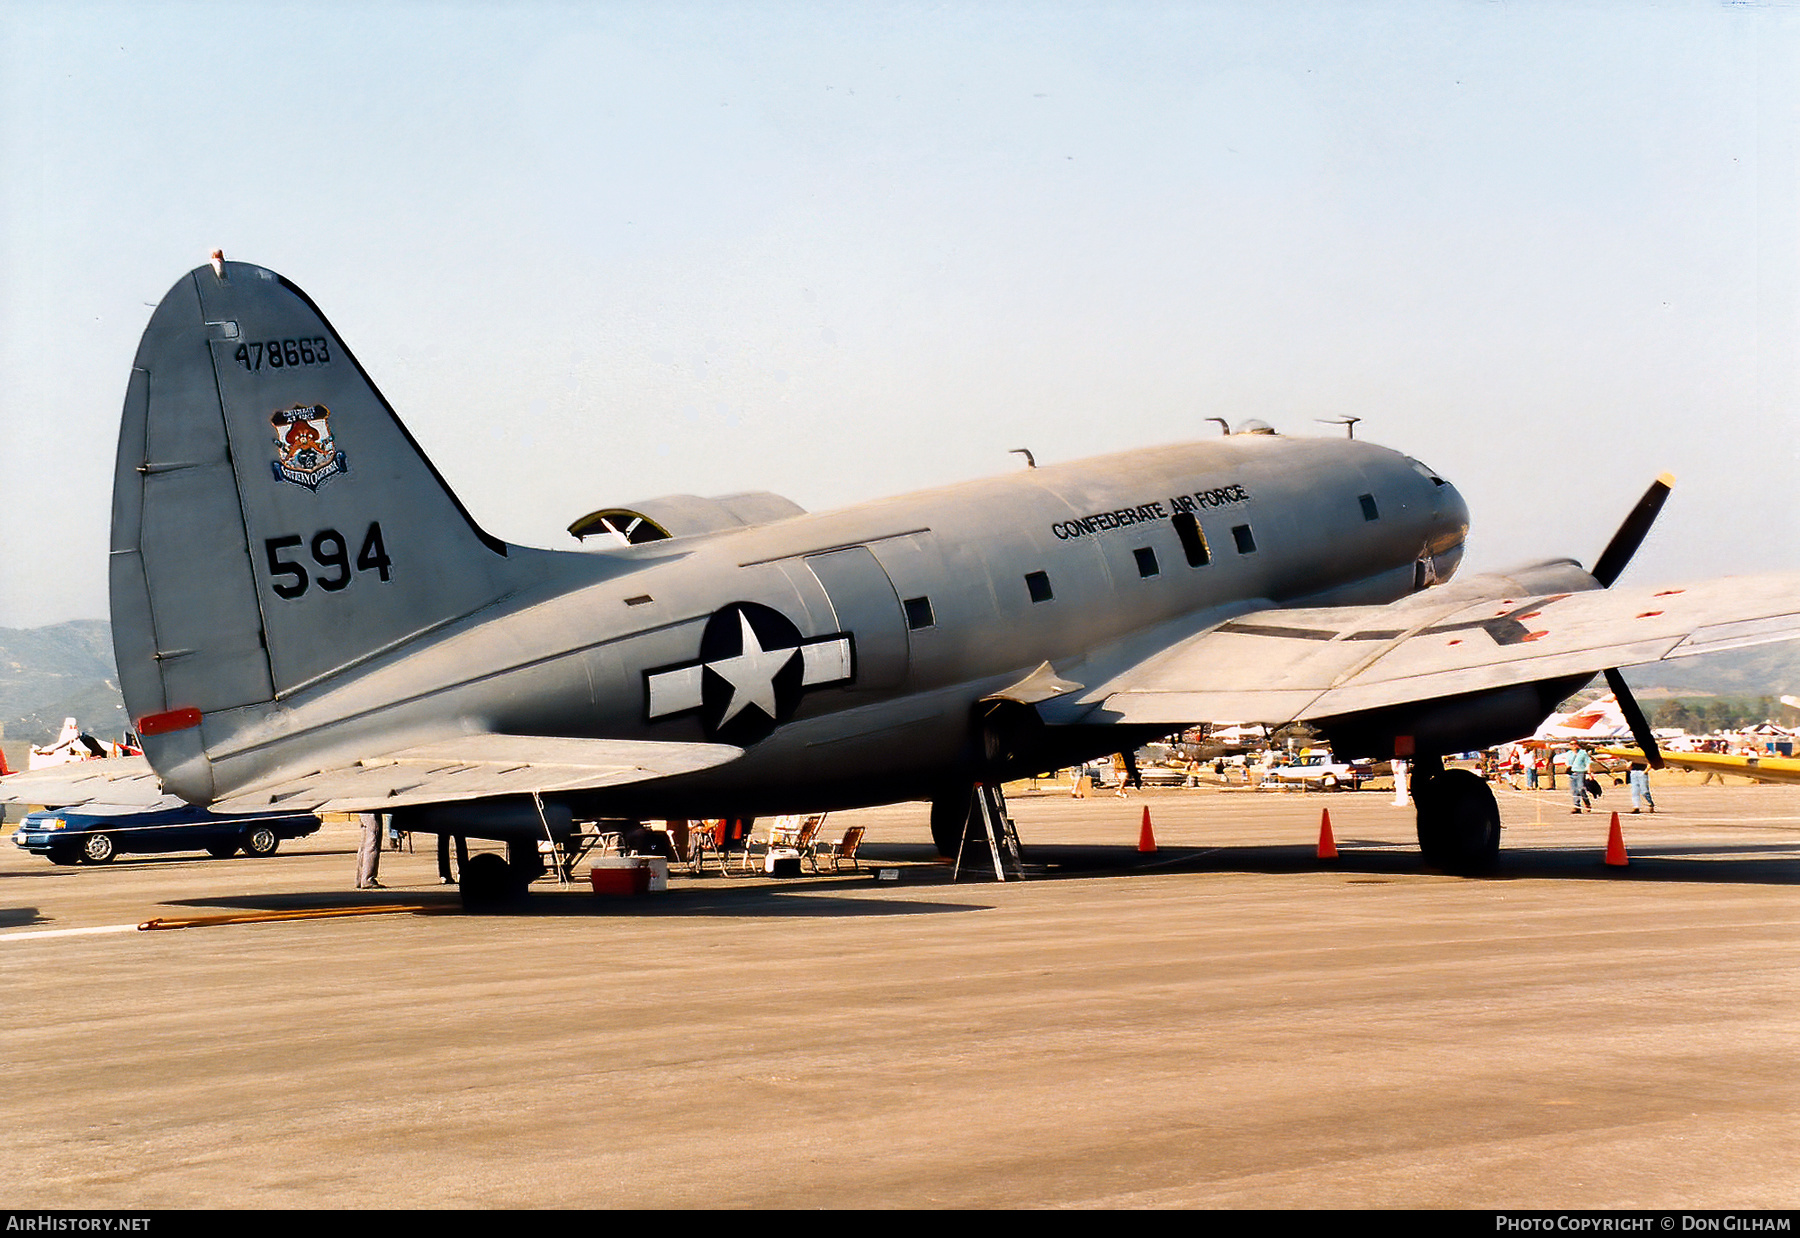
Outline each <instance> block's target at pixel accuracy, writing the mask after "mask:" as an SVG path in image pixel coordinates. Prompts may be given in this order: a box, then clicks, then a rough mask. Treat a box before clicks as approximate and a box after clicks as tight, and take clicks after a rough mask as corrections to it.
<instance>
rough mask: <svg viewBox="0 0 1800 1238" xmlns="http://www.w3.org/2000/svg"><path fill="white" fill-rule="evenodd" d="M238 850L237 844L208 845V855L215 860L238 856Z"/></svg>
mask: <svg viewBox="0 0 1800 1238" xmlns="http://www.w3.org/2000/svg"><path fill="white" fill-rule="evenodd" d="M237 849H238V845H237V844H236V843H235V842H229V843H207V844H206V854H207V855H210V856H211V857H212V858H213V859H215V860H227V859H230V858H231V857H232V856H234V855H236V854H237Z"/></svg>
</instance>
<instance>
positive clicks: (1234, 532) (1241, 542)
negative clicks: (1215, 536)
mask: <svg viewBox="0 0 1800 1238" xmlns="http://www.w3.org/2000/svg"><path fill="white" fill-rule="evenodd" d="M1231 536H1232V540H1234V541H1235V542H1237V550H1238V553H1239V554H1241V555H1248V554H1255V553H1256V534H1254V533H1252V532H1251V531H1250V526H1249V525H1247V524H1239V525H1233V526H1232V528H1231Z"/></svg>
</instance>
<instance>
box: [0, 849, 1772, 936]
mask: <svg viewBox="0 0 1800 1238" xmlns="http://www.w3.org/2000/svg"><path fill="white" fill-rule="evenodd" d="M1359 845H1362V846H1368V847H1370V848H1371V849H1370V850H1366V851H1359V850H1357V848H1358V846H1359ZM1338 848H1339V857H1338V858H1337V859H1336V860H1321V859H1319V858H1318V857H1317V855H1316V853H1315V849H1314V847H1312V846H1311V845H1294V846H1283V847H1268V846H1247V847H1163V848H1161V849H1160V850H1158V851H1155V852H1151V853H1144V852H1139V851H1138V850H1136V849H1135V848H1133V847H1129V846H1079V845H1039V846H1028V847H1026V848H1024V851H1023V855H1024V862H1025V880H1026V881H1066V880H1092V879H1096V878H1120V877H1134V876H1150V875H1173V874H1181V873H1188V874H1230V873H1261V874H1266V875H1270V876H1287V875H1303V874H1319V873H1325V874H1338V875H1344V876H1349V877H1353V878H1354V877H1363V878H1374V879H1395V878H1401V877H1449V876H1451V874H1447V873H1444V872H1443V871H1442V870H1439V869H1434V868H1429V867H1426V866H1425V865H1423V864H1421V863H1420V860H1419V857H1418V855H1417V853H1415V852H1411V851H1408V850H1405V849H1397V848H1394V847H1393V845H1392V844H1391V843H1387V842H1364V843H1361V844H1359V843H1358V841H1357V840H1355V839H1348V840H1345V841H1341V842H1339V844H1338ZM1376 848H1379V849H1376ZM869 852H874V853H875V854H873V855H871V856H870V858H872V859H875V860H876V861H878V862H880V861H888V862H900V861H905V862H906V866H905V867H904V868H902V869H901V879H900V881H899V882H898V883H896V884H894V885H889V884H887V883H885V882H883V883H876V882H875V881H874V879H873V876H872V874H870V873H868V872H862V873H842V874H834V875H826V874H820V875H817V876H805V877H799V878H785V879H781V880H779V881H771V882H766V883H765V882H753V883H736V882H734V883H733V884H729V885H723V884H721V885H717V886H713V887H711V888H708V886H707V885H706V884H704V883H705V882H706V878H704V877H701V878H688V877H677V879H676V884H675V885H674V886H673V887H672V888H671V889H670V891H669V892H668V893H667V894H661V895H655V896H645V897H641V898H613V897H596V896H593V895H590V894H588V893H587V892H586V891H585V890H584V889H583V888H582V886H581V884H580V883H579V882H578V883H575V884H572V885H570V886H569V887H566V888H560V889H559V888H557V887H555V886H553V885H549V884H546V883H542V882H540V883H539V884H538V885H537V886H536V887H535V889H534V892H533V894H532V895H531V897H530V898H528V899H526V900H525V901H524V902H522V903H520V904H518V905H516V906H513V907H509V908H507V909H506V911H505V913H504V914H508V915H514V916H519V915H525V916H559V917H568V916H620V915H625V916H724V917H736V918H743V917H752V918H774V919H788V918H796V919H819V918H832V919H835V918H855V917H862V916H912V915H939V914H943V913H947V912H965V911H987V910H991V909H992V906H993V904H991V903H988V902H982V901H974V900H965V899H953V900H952V899H943V898H920V897H912V896H911V894H912V892H914V891H919V892H922V891H924V890H927V889H930V890H935V891H941V892H945V893H948V892H949V891H950V890H958V891H960V890H965V889H967V890H968V891H969V893H970V894H971V895H973V894H974V893H975V889H974V888H975V887H980V886H991V885H993V884H995V882H994V877H993V869H992V861H991V860H989V859H988V857H987V856H986V855H985V854H983V855H981V856H979V857H978V858H977V860H976V861H975V862H974V863H970V861H969V860H968V858H967V857H965V860H964V864H965V872H964V873H963V876H962V879H961V880H960V881H956V882H953V881H952V880H951V876H950V868H949V866H948V865H945V864H942V863H933V862H930V861H931V857H932V856H933V854H934V853H933V850H932V848H930V847H928V846H887V847H878V848H866V849H865V854H868V853H869ZM1544 878H1549V879H1554V880H1559V881H1596V880H1601V881H1625V882H1630V881H1637V882H1657V883H1667V882H1705V883H1713V884H1731V885H1772V886H1785V885H1800V844H1782V845H1776V846H1758V845H1744V846H1734V845H1726V844H1716V845H1705V846H1664V847H1643V848H1639V849H1636V850H1635V851H1633V852H1631V863H1630V864H1629V865H1628V866H1627V867H1624V868H1616V867H1608V866H1607V865H1606V864H1605V863H1604V862H1603V857H1602V854H1601V852H1600V851H1599V850H1598V849H1593V850H1590V849H1585V848H1582V849H1574V848H1532V847H1517V848H1506V849H1503V850H1502V851H1501V853H1500V864H1499V867H1498V868H1497V869H1496V870H1495V871H1494V872H1492V873H1488V874H1485V875H1483V876H1480V877H1472V878H1465V879H1466V880H1475V881H1516V880H1529V879H1544ZM875 889H879V890H880V891H881V892H882V893H883V894H887V895H890V897H884V898H868V897H852V896H850V892H851V891H858V892H865V891H873V890H875ZM903 892H904V893H903ZM896 894H897V895H900V896H899V897H891V896H892V895H896ZM163 905H164V906H167V907H186V908H192V909H194V910H195V911H196V912H211V913H215V914H216V913H218V912H220V911H242V912H260V911H284V912H291V911H307V910H318V911H328V910H335V909H340V908H347V907H357V906H369V907H374V906H382V907H402V908H408V909H412V910H416V911H421V912H455V911H460V910H461V900H460V897H459V896H458V895H457V894H456V893H455V891H453V890H450V889H444V890H432V891H417V890H391V889H390V890H365V891H355V892H352V891H343V890H334V891H311V892H297V893H269V894H243V895H232V896H226V897H215V898H192V899H172V900H169V901H168V902H166V903H165V904H163ZM20 915H32V916H35V915H36V912H35V910H21V911H14V912H6V911H0V926H3V925H6V924H8V923H10V921H8V920H7V919H6V918H5V917H7V916H15V917H16V916H20ZM27 922H28V921H24V920H18V921H17V923H27ZM31 922H35V921H31Z"/></svg>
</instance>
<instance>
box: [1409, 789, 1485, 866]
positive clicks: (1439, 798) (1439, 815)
mask: <svg viewBox="0 0 1800 1238" xmlns="http://www.w3.org/2000/svg"><path fill="white" fill-rule="evenodd" d="M1413 798H1414V800H1415V801H1416V802H1417V805H1418V827H1419V850H1420V851H1421V852H1422V853H1423V854H1424V856H1425V861H1426V863H1428V864H1434V865H1436V866H1437V867H1439V868H1442V869H1445V870H1446V871H1448V872H1452V873H1458V874H1461V875H1463V876H1472V875H1474V874H1477V873H1485V872H1489V871H1491V870H1492V869H1493V868H1494V866H1495V865H1496V864H1498V863H1499V860H1500V806H1499V804H1498V803H1496V802H1495V800H1494V793H1493V791H1491V790H1490V789H1489V788H1488V785H1487V784H1486V783H1485V782H1483V781H1482V780H1481V779H1480V778H1478V777H1476V776H1475V775H1474V774H1473V773H1471V772H1469V771H1468V770H1466V769H1452V770H1446V771H1445V772H1443V773H1441V774H1438V775H1436V776H1435V777H1433V778H1432V779H1431V780H1430V781H1429V782H1427V783H1426V784H1425V786H1424V787H1423V788H1420V789H1419V790H1417V791H1415V792H1414V795H1413Z"/></svg>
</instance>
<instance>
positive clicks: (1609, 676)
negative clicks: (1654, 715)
mask: <svg viewBox="0 0 1800 1238" xmlns="http://www.w3.org/2000/svg"><path fill="white" fill-rule="evenodd" d="M1606 686H1607V687H1609V688H1611V689H1612V694H1613V697H1614V698H1615V699H1616V700H1617V701H1618V702H1619V712H1620V713H1622V714H1624V715H1625V722H1626V725H1628V726H1629V727H1631V737H1632V738H1633V739H1635V740H1637V746H1638V748H1639V750H1640V751H1642V752H1643V754H1644V759H1645V760H1647V761H1649V762H1650V768H1651V769H1661V768H1662V767H1663V759H1662V749H1660V748H1658V747H1657V746H1656V736H1655V735H1654V734H1653V733H1652V732H1651V730H1650V721H1649V719H1647V718H1645V717H1644V711H1643V710H1641V709H1639V708H1638V703H1637V698H1636V697H1634V696H1632V695H1631V689H1630V688H1629V687H1628V686H1627V685H1626V683H1625V676H1623V675H1621V674H1619V672H1618V671H1616V670H1610V671H1607V672H1606Z"/></svg>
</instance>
